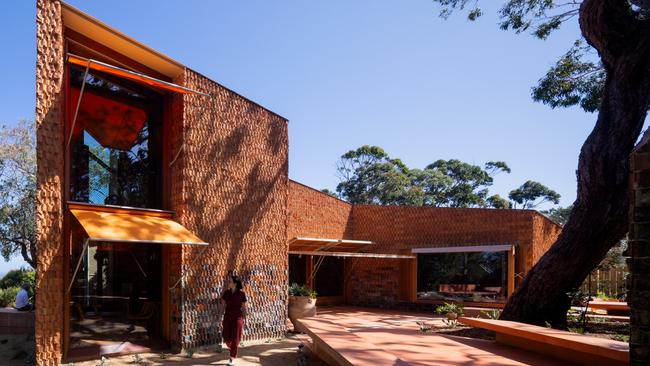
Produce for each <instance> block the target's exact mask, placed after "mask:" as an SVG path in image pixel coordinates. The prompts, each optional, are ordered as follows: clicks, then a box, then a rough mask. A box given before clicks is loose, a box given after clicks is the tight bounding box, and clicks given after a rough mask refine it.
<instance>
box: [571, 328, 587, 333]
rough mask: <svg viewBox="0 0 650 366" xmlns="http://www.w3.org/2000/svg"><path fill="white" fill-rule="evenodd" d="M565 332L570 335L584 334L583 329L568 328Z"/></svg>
mask: <svg viewBox="0 0 650 366" xmlns="http://www.w3.org/2000/svg"><path fill="white" fill-rule="evenodd" d="M567 330H568V331H569V332H571V333H578V334H585V328H584V327H569V328H568V329H567Z"/></svg>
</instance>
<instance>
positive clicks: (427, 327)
mask: <svg viewBox="0 0 650 366" xmlns="http://www.w3.org/2000/svg"><path fill="white" fill-rule="evenodd" d="M415 323H416V324H417V325H418V326H419V327H420V332H421V333H427V332H430V331H431V330H432V329H433V326H432V325H431V324H427V323H425V322H415Z"/></svg>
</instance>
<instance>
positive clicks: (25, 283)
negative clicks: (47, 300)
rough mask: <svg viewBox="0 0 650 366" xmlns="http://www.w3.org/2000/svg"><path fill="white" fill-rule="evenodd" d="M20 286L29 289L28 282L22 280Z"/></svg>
mask: <svg viewBox="0 0 650 366" xmlns="http://www.w3.org/2000/svg"><path fill="white" fill-rule="evenodd" d="M20 287H21V288H22V289H23V290H25V291H29V282H23V284H22V285H21V286H20Z"/></svg>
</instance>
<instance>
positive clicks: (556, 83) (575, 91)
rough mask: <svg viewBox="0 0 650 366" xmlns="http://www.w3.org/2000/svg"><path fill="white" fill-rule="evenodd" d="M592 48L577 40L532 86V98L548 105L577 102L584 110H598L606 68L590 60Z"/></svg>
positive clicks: (560, 105)
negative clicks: (535, 84)
mask: <svg viewBox="0 0 650 366" xmlns="http://www.w3.org/2000/svg"><path fill="white" fill-rule="evenodd" d="M591 54H593V49H592V48H591V47H590V46H588V45H585V44H584V42H583V41H582V40H577V41H576V42H575V43H574V44H573V47H571V49H570V50H569V51H568V52H567V53H565V54H564V55H563V56H562V57H560V59H559V60H558V61H557V62H556V64H555V65H554V66H553V67H551V69H550V70H549V71H548V72H547V73H546V75H544V76H543V77H542V78H541V79H539V81H538V84H537V86H535V87H533V89H532V96H533V100H534V101H536V102H541V103H544V104H548V105H549V106H551V108H557V107H570V106H573V105H580V107H582V109H584V110H585V111H587V112H594V111H596V110H598V107H599V106H600V101H601V99H602V96H603V86H604V85H605V70H604V69H603V65H602V64H601V63H599V62H594V61H591V60H590V57H589V56H590V55H591Z"/></svg>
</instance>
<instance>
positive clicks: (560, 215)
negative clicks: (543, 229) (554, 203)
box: [541, 205, 573, 226]
mask: <svg viewBox="0 0 650 366" xmlns="http://www.w3.org/2000/svg"><path fill="white" fill-rule="evenodd" d="M571 210H573V205H569V206H567V207H554V208H551V209H549V210H544V211H541V212H542V214H544V215H546V217H548V218H549V219H551V220H553V221H555V222H556V223H558V224H560V225H562V226H564V224H566V222H567V221H568V220H569V215H571Z"/></svg>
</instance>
